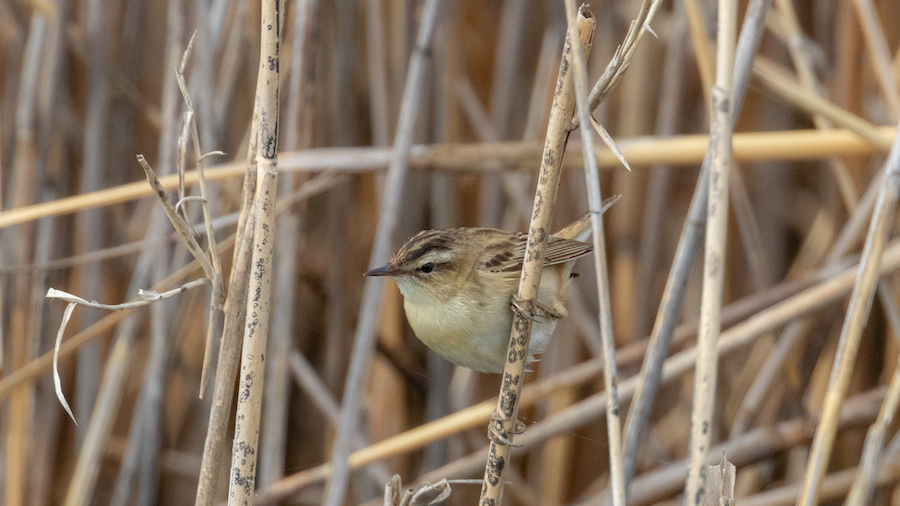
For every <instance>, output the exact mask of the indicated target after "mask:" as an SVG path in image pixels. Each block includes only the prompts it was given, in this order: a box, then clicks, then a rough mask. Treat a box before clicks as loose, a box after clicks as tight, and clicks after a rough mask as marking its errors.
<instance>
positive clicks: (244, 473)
mask: <svg viewBox="0 0 900 506" xmlns="http://www.w3.org/2000/svg"><path fill="white" fill-rule="evenodd" d="M281 9H282V4H281V1H280V0H268V1H266V2H264V3H263V4H262V13H261V22H260V52H259V67H258V69H259V70H258V74H257V86H256V104H257V105H256V110H257V112H258V115H256V116H255V117H254V121H255V122H257V123H258V127H257V136H258V138H257V142H256V167H257V169H256V181H257V183H256V185H257V191H256V195H255V197H254V203H253V209H252V213H253V214H254V220H253V221H254V227H253V247H252V254H251V262H250V263H251V267H250V283H249V284H248V286H247V313H246V314H247V322H246V325H245V327H244V342H243V347H242V348H243V353H242V357H241V374H240V383H239V387H238V388H239V390H238V401H237V414H236V417H235V427H234V443H233V448H232V456H231V477H230V480H229V485H230V486H229V490H228V504H229V505H230V506H233V505H237V504H252V502H253V492H254V484H255V483H256V459H257V455H258V453H259V452H258V443H259V427H260V413H261V411H262V399H263V378H264V376H265V355H266V339H267V337H268V330H269V310H270V306H269V302H270V297H271V277H272V269H273V265H272V254H273V252H274V249H275V234H274V232H275V197H276V194H277V189H278V151H277V149H278V108H279V102H278V87H279V69H278V66H279V44H280V38H281Z"/></svg>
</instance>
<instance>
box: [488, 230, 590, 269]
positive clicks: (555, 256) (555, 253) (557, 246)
mask: <svg viewBox="0 0 900 506" xmlns="http://www.w3.org/2000/svg"><path fill="white" fill-rule="evenodd" d="M527 241H528V235H527V234H524V233H517V234H512V235H511V236H510V243H509V245H508V246H507V248H509V247H510V246H511V247H512V248H513V254H512V255H511V256H510V255H508V254H505V253H502V252H501V253H498V254H496V255H487V257H488V260H487V261H485V262H484V268H486V269H488V270H490V271H492V272H499V273H504V274H510V275H518V273H519V272H520V271H521V270H522V264H523V263H524V262H525V245H526V243H527ZM592 249H593V246H592V245H591V244H590V243H586V242H581V241H574V240H572V239H563V238H561V237H556V236H554V235H551V236H550V239H549V240H548V241H547V248H546V250H544V266H545V267H546V266H548V265H556V264H561V263H565V262H568V261H569V260H574V259H576V258H578V257H581V256H584V255H587V254H588V253H590V252H591V250H592ZM506 251H509V249H506Z"/></svg>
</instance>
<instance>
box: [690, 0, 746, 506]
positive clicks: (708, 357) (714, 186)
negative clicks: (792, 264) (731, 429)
mask: <svg viewBox="0 0 900 506" xmlns="http://www.w3.org/2000/svg"><path fill="white" fill-rule="evenodd" d="M718 28H719V29H718V34H719V36H718V46H717V52H716V85H715V86H714V87H713V90H712V123H711V125H710V141H709V144H710V146H709V149H710V170H709V201H708V203H707V227H706V247H705V259H704V264H703V265H704V267H703V295H702V300H701V308H700V329H699V334H698V335H697V349H698V350H699V356H698V358H697V368H696V371H695V373H694V403H693V410H692V413H691V444H690V454H691V467H690V473H689V475H688V482H687V486H686V487H685V503H686V504H695V505H697V504H700V502H701V501H702V500H703V496H704V494H705V488H706V474H705V473H704V470H705V466H706V456H707V451H708V450H709V445H710V441H711V438H712V433H713V428H714V425H713V411H714V408H715V402H716V381H717V378H718V361H719V356H718V353H717V352H716V344H717V342H718V340H719V333H720V331H721V329H720V321H719V313H720V311H721V308H722V286H723V281H724V279H725V245H726V241H727V237H728V235H727V230H728V229H727V225H728V176H729V172H730V170H731V134H732V129H733V126H732V116H731V114H732V98H731V97H732V82H733V78H732V70H733V66H734V51H735V40H736V36H735V30H736V28H737V2H736V1H734V0H722V1H720V2H719V21H718Z"/></svg>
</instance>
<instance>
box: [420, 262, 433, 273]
mask: <svg viewBox="0 0 900 506" xmlns="http://www.w3.org/2000/svg"><path fill="white" fill-rule="evenodd" d="M419 270H420V271H422V272H424V273H425V274H428V273H429V272H431V271H433V270H434V264H433V263H431V262H428V263H427V264H425V265H423V266H422V267H419Z"/></svg>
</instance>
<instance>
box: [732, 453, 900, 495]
mask: <svg viewBox="0 0 900 506" xmlns="http://www.w3.org/2000/svg"><path fill="white" fill-rule="evenodd" d="M858 471H859V470H858V469H856V468H851V469H844V470H841V471H835V472H833V473H829V474H827V475H826V476H825V479H824V480H823V483H822V491H821V492H820V493H819V497H820V499H821V500H822V501H834V500H839V499H841V498H842V497H846V496H847V491H848V490H850V488H851V487H852V486H853V480H854V479H855V478H856V476H857V473H858ZM898 480H900V462H897V461H891V462H887V463H885V464H884V465H882V466H881V468H880V469H879V470H878V474H877V475H876V476H875V482H876V484H877V485H878V486H884V487H890V486H892V485H896V483H897V481H898ZM799 492H800V484H799V483H792V484H790V485H784V486H782V487H778V488H774V489H771V490H767V491H765V492H760V493H758V494H755V495H752V496H750V497H745V498H742V499H741V505H745V504H746V505H749V506H790V505H792V504H796V501H797V495H798V494H799ZM850 504H860V503H850ZM862 504H864V503H862Z"/></svg>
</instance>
